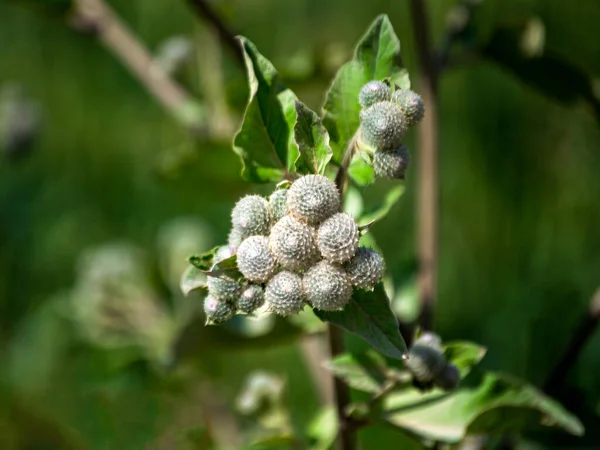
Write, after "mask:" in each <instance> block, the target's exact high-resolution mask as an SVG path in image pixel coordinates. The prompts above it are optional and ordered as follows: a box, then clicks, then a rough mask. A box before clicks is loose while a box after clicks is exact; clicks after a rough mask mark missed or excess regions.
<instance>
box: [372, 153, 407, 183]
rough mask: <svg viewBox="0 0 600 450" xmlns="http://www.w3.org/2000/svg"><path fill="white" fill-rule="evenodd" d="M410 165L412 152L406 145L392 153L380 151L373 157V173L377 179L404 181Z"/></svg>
mask: <svg viewBox="0 0 600 450" xmlns="http://www.w3.org/2000/svg"><path fill="white" fill-rule="evenodd" d="M409 165H410V152H409V151H408V148H407V147H406V145H401V146H400V147H398V148H397V149H394V150H392V151H382V150H378V151H376V152H375V155H374V156H373V173H374V174H375V176H376V177H377V178H391V179H394V180H404V175H405V173H406V170H407V169H408V166H409Z"/></svg>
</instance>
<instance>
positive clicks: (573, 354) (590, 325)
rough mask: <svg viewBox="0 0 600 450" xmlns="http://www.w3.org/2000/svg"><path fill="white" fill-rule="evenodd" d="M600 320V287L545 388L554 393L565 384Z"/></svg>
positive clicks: (546, 390)
mask: <svg viewBox="0 0 600 450" xmlns="http://www.w3.org/2000/svg"><path fill="white" fill-rule="evenodd" d="M599 321H600V287H599V288H598V289H597V290H596V292H595V293H594V296H593V297H592V300H591V302H590V306H589V308H588V310H587V312H586V313H585V315H584V316H583V317H582V318H581V319H580V321H579V324H578V325H577V327H576V328H575V330H574V332H573V334H572V336H571V339H570V340H569V343H568V344H567V347H566V348H565V351H564V352H563V354H562V356H561V357H560V359H559V360H558V362H557V363H556V365H555V366H554V368H553V369H552V371H551V372H550V375H549V376H548V378H547V379H546V382H545V383H544V385H543V390H544V391H545V392H546V393H548V394H550V395H552V394H556V393H559V392H560V391H561V388H562V387H563V386H564V383H565V380H566V378H567V375H568V373H569V370H570V369H571V368H572V367H573V365H575V362H576V361H577V359H578V358H579V355H580V354H581V351H582V350H583V348H584V347H585V345H586V344H587V342H588V340H589V339H590V338H591V337H592V335H593V334H594V332H595V331H596V328H597V327H598V322H599Z"/></svg>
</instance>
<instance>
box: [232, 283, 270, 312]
mask: <svg viewBox="0 0 600 450" xmlns="http://www.w3.org/2000/svg"><path fill="white" fill-rule="evenodd" d="M264 303H265V292H264V290H263V288H262V287H261V286H260V285H258V284H251V285H249V286H247V287H246V288H245V289H244V291H243V292H242V294H241V295H240V296H239V297H238V299H237V301H236V302H235V306H236V309H237V310H238V311H239V312H242V313H246V314H250V313H251V312H252V311H254V310H256V309H257V308H260V307H261V306H262V305H263V304H264Z"/></svg>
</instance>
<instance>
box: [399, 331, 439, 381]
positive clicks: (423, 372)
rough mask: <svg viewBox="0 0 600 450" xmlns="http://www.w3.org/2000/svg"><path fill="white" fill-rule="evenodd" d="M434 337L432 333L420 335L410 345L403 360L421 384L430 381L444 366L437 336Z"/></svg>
mask: <svg viewBox="0 0 600 450" xmlns="http://www.w3.org/2000/svg"><path fill="white" fill-rule="evenodd" d="M436 338H437V336H436V335H434V334H433V333H427V334H424V335H423V336H421V337H420V338H419V339H417V340H416V341H415V343H414V344H413V346H412V347H411V349H410V351H409V352H408V355H409V358H408V359H407V360H406V361H405V362H404V363H405V365H406V368H407V369H408V370H409V371H410V372H411V373H412V374H413V376H414V377H415V379H416V380H417V381H418V382H420V383H423V384H426V383H431V382H432V381H433V380H435V378H436V377H437V376H438V375H439V374H440V373H441V372H442V370H444V367H446V359H445V358H444V354H443V352H442V348H441V345H440V341H439V338H437V339H436Z"/></svg>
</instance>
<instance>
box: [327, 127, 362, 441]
mask: <svg viewBox="0 0 600 450" xmlns="http://www.w3.org/2000/svg"><path fill="white" fill-rule="evenodd" d="M357 136H358V131H357V132H356V133H355V134H354V136H353V137H352V139H351V140H350V142H349V143H348V146H347V147H346V151H345V152H344V157H343V158H342V163H341V164H340V167H339V169H338V172H337V174H336V176H335V184H336V186H337V188H338V191H339V192H340V196H341V197H343V196H344V190H345V185H346V175H347V172H348V166H349V165H350V162H351V161H352V155H353V154H354V150H355V147H356V139H357ZM327 337H328V339H329V353H330V357H331V359H333V358H335V357H336V356H338V355H341V354H343V353H344V352H345V351H346V346H345V344H344V331H343V330H342V329H341V328H338V327H337V326H335V325H333V324H332V323H328V324H327ZM332 377H333V391H334V400H335V408H336V413H337V418H338V438H337V449H338V450H356V448H357V444H356V429H357V424H356V423H354V421H353V420H352V419H351V418H350V417H348V415H347V410H348V405H350V390H349V388H348V386H346V385H345V384H344V382H343V381H342V380H341V379H339V378H337V377H336V376H335V375H332Z"/></svg>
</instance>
